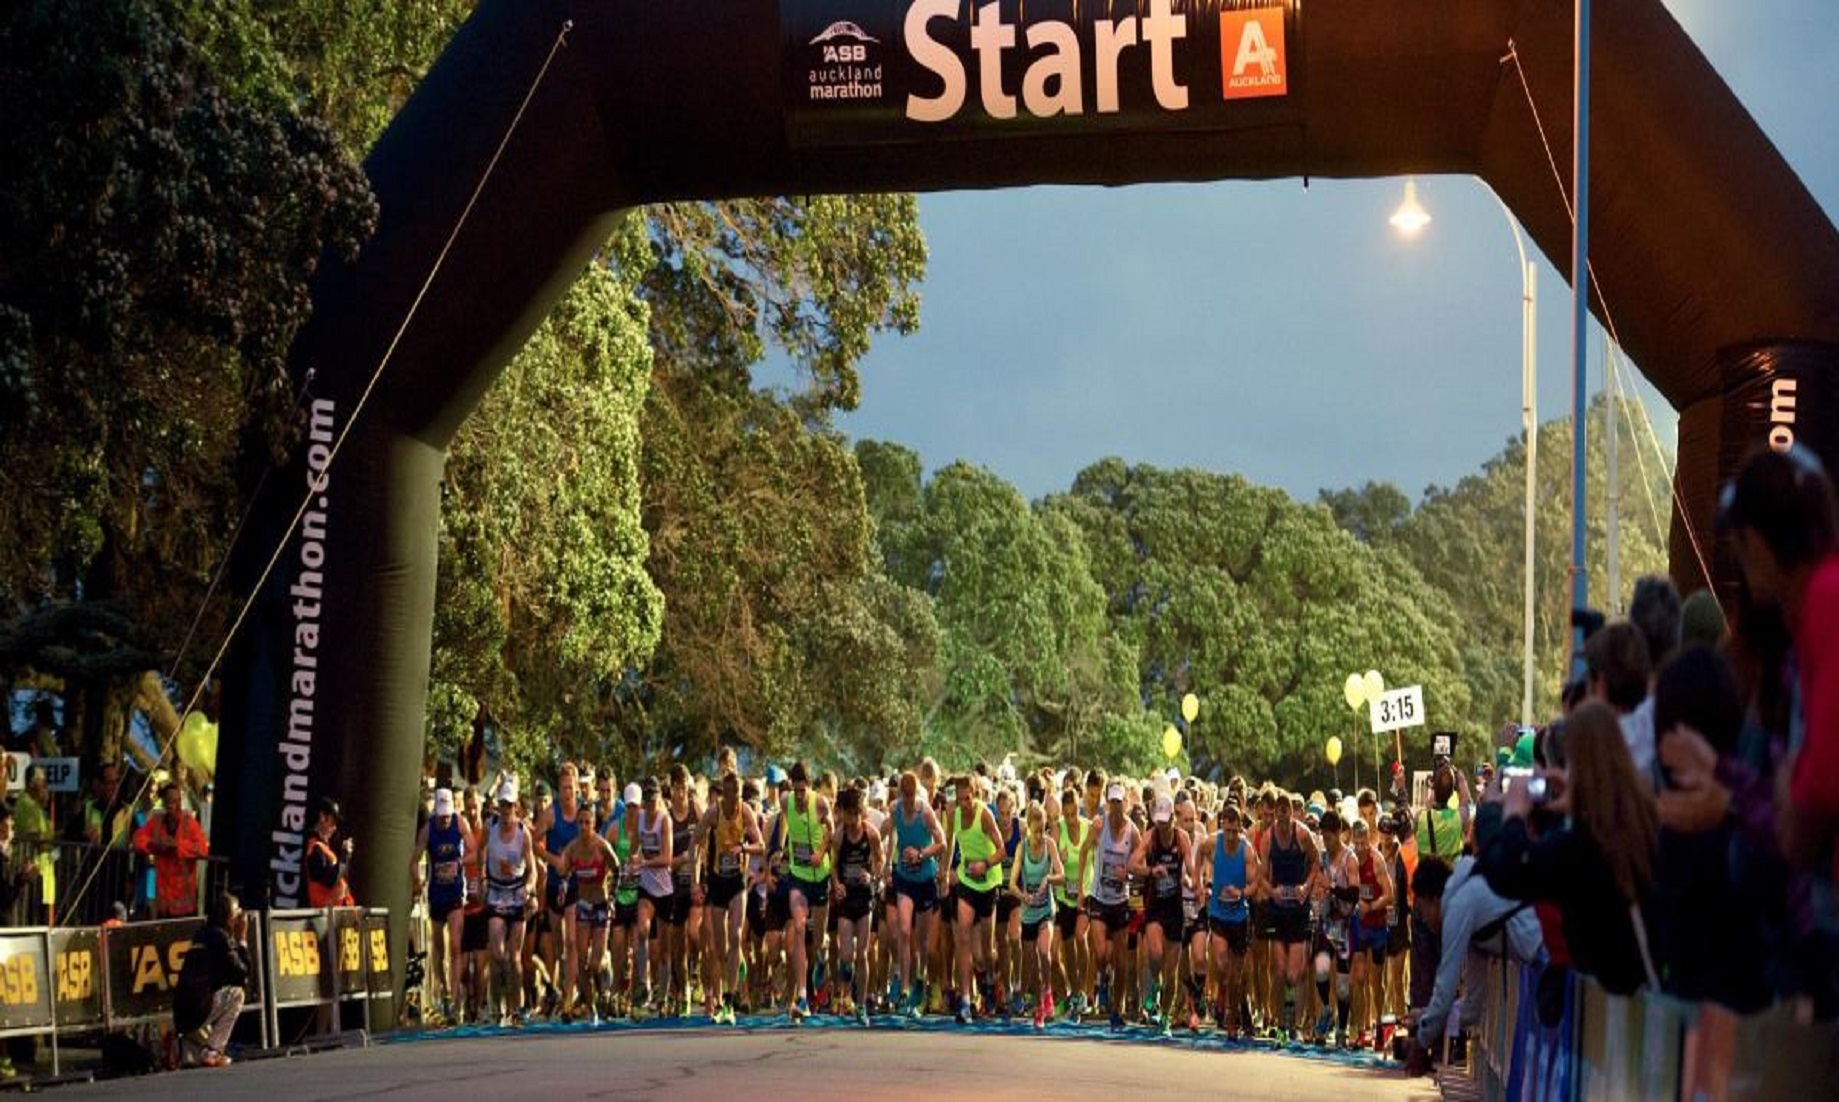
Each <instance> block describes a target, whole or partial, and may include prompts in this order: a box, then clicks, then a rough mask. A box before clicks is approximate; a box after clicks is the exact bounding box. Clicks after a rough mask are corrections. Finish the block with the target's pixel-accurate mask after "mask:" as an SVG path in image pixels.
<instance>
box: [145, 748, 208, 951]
mask: <svg viewBox="0 0 1839 1102" xmlns="http://www.w3.org/2000/svg"><path fill="white" fill-rule="evenodd" d="M160 803H161V810H160V813H159V814H157V815H154V816H152V817H151V818H149V819H148V820H147V822H146V823H145V824H144V825H143V826H142V827H141V828H140V830H138V831H136V832H135V834H134V848H135V849H136V850H137V851H139V852H141V853H143V854H146V855H147V856H149V857H151V858H153V917H155V918H190V917H192V916H193V915H196V914H197V913H198V865H199V862H200V861H201V860H202V859H203V858H205V857H206V856H208V855H209V854H210V852H211V846H210V843H209V842H207V841H206V840H205V837H204V828H203V827H202V826H199V825H198V820H197V818H196V817H195V816H194V815H192V813H191V812H189V811H186V810H185V807H184V805H183V797H182V796H181V793H180V789H179V784H178V782H177V781H168V782H166V783H165V784H164V785H162V786H161V787H160Z"/></svg>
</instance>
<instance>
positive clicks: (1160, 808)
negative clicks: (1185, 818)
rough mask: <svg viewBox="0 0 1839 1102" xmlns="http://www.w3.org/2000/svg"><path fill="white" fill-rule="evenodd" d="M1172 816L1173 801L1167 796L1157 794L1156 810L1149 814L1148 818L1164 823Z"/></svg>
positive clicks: (1173, 810)
mask: <svg viewBox="0 0 1839 1102" xmlns="http://www.w3.org/2000/svg"><path fill="white" fill-rule="evenodd" d="M1174 817H1175V801H1174V800H1171V799H1169V798H1168V797H1167V796H1157V797H1156V810H1155V811H1154V813H1152V814H1151V815H1150V819H1152V820H1153V821H1155V822H1158V823H1166V822H1168V821H1169V820H1170V819H1172V818H1174Z"/></svg>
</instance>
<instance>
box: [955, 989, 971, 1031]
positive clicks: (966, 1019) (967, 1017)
mask: <svg viewBox="0 0 1839 1102" xmlns="http://www.w3.org/2000/svg"><path fill="white" fill-rule="evenodd" d="M958 1024H959V1025H970V1024H971V1000H970V996H968V995H960V996H958Z"/></svg>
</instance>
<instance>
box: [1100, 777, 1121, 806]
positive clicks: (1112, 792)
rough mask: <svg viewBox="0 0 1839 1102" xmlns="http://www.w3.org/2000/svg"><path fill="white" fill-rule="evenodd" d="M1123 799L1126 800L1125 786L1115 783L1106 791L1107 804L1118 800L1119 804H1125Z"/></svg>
mask: <svg viewBox="0 0 1839 1102" xmlns="http://www.w3.org/2000/svg"><path fill="white" fill-rule="evenodd" d="M1123 799H1124V786H1123V785H1121V784H1118V783H1116V782H1113V783H1112V785H1111V787H1109V788H1107V789H1105V801H1106V802H1107V803H1109V802H1110V801H1112V800H1117V801H1118V802H1120V803H1121V802H1123Z"/></svg>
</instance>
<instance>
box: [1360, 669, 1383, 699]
mask: <svg viewBox="0 0 1839 1102" xmlns="http://www.w3.org/2000/svg"><path fill="white" fill-rule="evenodd" d="M1362 680H1363V681H1364V682H1365V683H1366V698H1367V700H1368V701H1374V700H1378V699H1379V698H1380V697H1381V696H1383V695H1385V691H1386V679H1385V678H1383V677H1381V676H1379V671H1378V670H1368V671H1367V672H1366V677H1364V678H1362Z"/></svg>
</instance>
